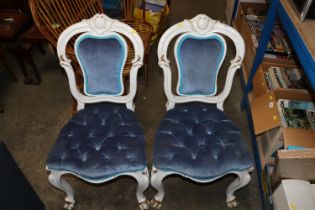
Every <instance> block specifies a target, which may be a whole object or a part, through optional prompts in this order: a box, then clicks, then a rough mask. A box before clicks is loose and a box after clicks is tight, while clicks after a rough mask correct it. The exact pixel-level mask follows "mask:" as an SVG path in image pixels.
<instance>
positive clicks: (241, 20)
mask: <svg viewBox="0 0 315 210" xmlns="http://www.w3.org/2000/svg"><path fill="white" fill-rule="evenodd" d="M246 8H255V9H267V4H261V3H260V4H259V3H245V2H244V3H240V6H239V8H238V11H237V15H236V18H235V22H234V26H235V28H236V29H237V30H238V32H239V33H240V34H241V36H242V37H243V39H244V41H245V43H246V49H245V56H244V59H243V65H242V67H243V70H244V76H245V77H246V78H248V75H249V72H250V70H251V67H252V64H253V60H254V55H255V54H256V48H255V45H254V42H253V39H252V37H251V35H252V32H251V30H250V28H249V25H248V24H247V22H246V20H245V13H244V10H245V9H246ZM246 78H245V79H246ZM246 81H247V80H246Z"/></svg>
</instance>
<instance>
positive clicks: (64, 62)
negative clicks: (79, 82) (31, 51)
mask: <svg viewBox="0 0 315 210" xmlns="http://www.w3.org/2000/svg"><path fill="white" fill-rule="evenodd" d="M113 33H115V34H118V35H124V36H126V37H127V38H128V39H129V40H130V41H131V43H132V45H133V48H134V56H135V57H134V59H133V61H132V67H131V71H130V76H129V80H130V84H129V92H128V93H127V94H125V95H117V96H111V95H84V94H82V93H81V92H80V91H79V90H78V88H77V86H76V78H75V73H74V69H73V67H72V65H71V60H70V59H69V58H68V57H67V53H66V50H67V44H68V42H69V41H70V39H71V38H72V37H74V36H76V35H78V34H91V35H93V36H98V37H107V36H109V35H112V34H113ZM57 54H58V58H59V60H60V65H61V66H62V67H63V68H64V69H65V71H66V74H67V76H68V80H69V86H70V91H71V94H72V95H73V97H74V98H75V99H76V100H77V102H78V107H77V109H78V110H80V109H83V108H84V105H85V104H87V103H99V102H112V103H125V104H126V106H127V108H128V109H131V110H134V103H133V99H134V97H135V95H136V91H137V74H138V70H139V68H140V67H141V66H142V65H143V56H144V47H143V43H142V40H141V38H140V36H139V35H138V33H137V32H136V31H135V30H134V29H133V28H131V27H130V26H128V25H127V24H124V23H122V22H119V21H118V20H114V19H111V18H109V17H108V16H106V15H105V14H96V15H95V16H93V17H92V18H90V19H86V20H82V21H81V22H78V23H76V24H73V25H71V26H70V27H68V28H67V29H66V30H64V31H63V32H62V33H61V35H60V37H59V39H58V43H57ZM83 75H84V74H83ZM121 79H122V78H121Z"/></svg>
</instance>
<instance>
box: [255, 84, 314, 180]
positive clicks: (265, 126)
mask: <svg viewBox="0 0 315 210" xmlns="http://www.w3.org/2000/svg"><path fill="white" fill-rule="evenodd" d="M289 100H291V101H305V104H312V97H311V95H310V94H309V93H308V92H303V91H302V92H301V91H300V90H295V89H292V90H288V89H287V90H285V89H275V90H272V91H268V92H267V93H265V94H263V95H261V96H258V97H256V98H254V99H253V101H252V102H251V111H252V119H253V124H254V130H255V135H257V136H260V138H257V141H260V142H258V145H259V147H260V148H259V152H260V159H261V162H262V166H261V167H262V168H265V167H266V166H271V168H270V169H268V170H270V173H268V174H269V175H271V174H272V175H273V176H274V177H273V178H274V179H275V180H277V179H278V178H283V177H285V178H297V176H296V175H295V171H304V172H305V171H306V170H309V171H310V170H313V169H311V168H305V166H306V164H305V163H306V162H304V161H305V159H307V160H309V161H310V162H311V163H312V164H315V132H314V130H313V128H312V125H311V123H309V124H307V125H306V122H308V121H307V119H303V118H302V116H298V117H301V120H300V121H298V123H300V124H298V125H296V124H294V123H292V125H290V124H289V125H288V126H283V123H284V122H283V120H287V117H286V116H283V114H282V113H281V110H279V101H285V102H288V101H289ZM307 102H310V103H307ZM307 109H308V108H307ZM311 109H314V107H312V108H311ZM297 114H301V113H300V112H297ZM304 117H305V116H304ZM306 117H307V116H306ZM313 117H314V116H313ZM289 120H291V121H292V122H294V119H289ZM303 120H305V122H304V121H303ZM289 123H290V121H289ZM297 150H299V151H298V152H297V153H296V151H297ZM304 150H305V151H308V152H307V153H305V151H304ZM279 154H280V155H279ZM284 154H285V155H284ZM290 154H291V155H292V156H290ZM303 155H304V156H303ZM288 159H290V161H288ZM282 162H284V163H287V162H290V163H291V164H292V162H294V163H295V164H296V165H297V166H296V167H295V168H287V167H284V168H283V167H280V164H281V163H282ZM279 163H280V164H279ZM280 169H281V170H282V171H283V169H286V172H285V174H286V175H285V176H283V172H282V171H281V170H280ZM279 170H280V171H279ZM313 172H314V171H313ZM290 173H291V175H292V176H289V174H290ZM305 174H308V173H304V175H305ZM298 178H300V179H301V178H303V174H302V175H301V176H300V177H298ZM309 178H310V176H307V177H306V176H305V179H309ZM312 179H313V180H315V173H314V175H313V178H312Z"/></svg>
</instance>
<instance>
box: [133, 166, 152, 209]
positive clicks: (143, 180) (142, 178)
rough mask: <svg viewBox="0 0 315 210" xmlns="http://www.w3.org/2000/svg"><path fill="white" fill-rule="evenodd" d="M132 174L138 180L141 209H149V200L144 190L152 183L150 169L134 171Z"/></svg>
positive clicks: (138, 197) (138, 196)
mask: <svg viewBox="0 0 315 210" xmlns="http://www.w3.org/2000/svg"><path fill="white" fill-rule="evenodd" d="M131 176H132V177H134V178H135V179H136V180H137V182H138V186H137V199H138V202H139V206H140V209H141V210H144V209H149V206H150V205H149V201H148V200H147V198H146V197H145V196H144V194H143V193H144V191H146V190H147V189H148V187H149V185H150V180H149V172H148V169H147V168H146V169H145V170H144V171H143V172H136V173H132V174H131Z"/></svg>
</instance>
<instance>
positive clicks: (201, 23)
mask: <svg viewBox="0 0 315 210" xmlns="http://www.w3.org/2000/svg"><path fill="white" fill-rule="evenodd" d="M189 21H190V24H191V26H192V29H193V30H194V31H195V32H197V33H198V34H199V35H204V34H206V33H208V32H210V31H212V29H213V27H214V25H215V24H216V22H217V21H215V20H212V19H211V18H209V17H208V16H207V15H202V14H201V15H197V16H196V17H194V18H193V19H191V20H189Z"/></svg>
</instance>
